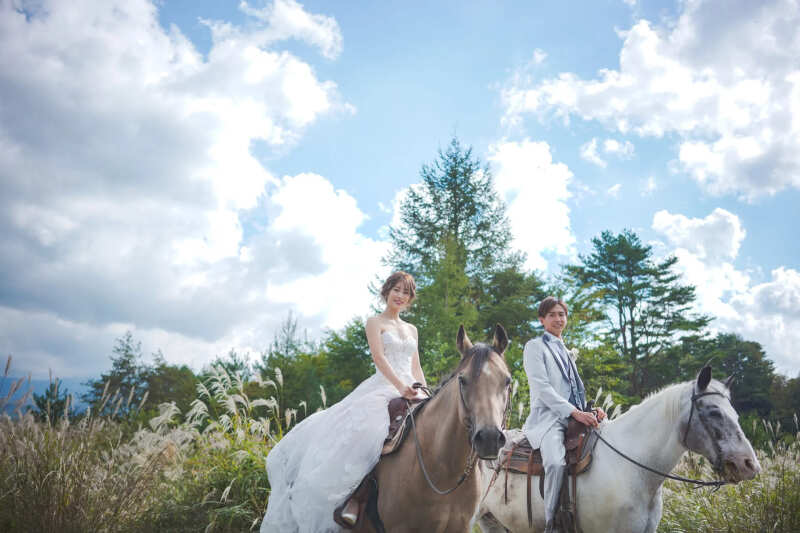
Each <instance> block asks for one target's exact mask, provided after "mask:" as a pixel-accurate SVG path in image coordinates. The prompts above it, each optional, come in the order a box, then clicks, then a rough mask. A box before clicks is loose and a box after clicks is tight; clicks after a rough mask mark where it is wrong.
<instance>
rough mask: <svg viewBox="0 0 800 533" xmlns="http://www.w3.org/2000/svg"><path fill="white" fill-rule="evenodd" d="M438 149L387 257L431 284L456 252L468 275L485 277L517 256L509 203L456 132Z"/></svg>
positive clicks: (404, 208) (406, 204)
mask: <svg viewBox="0 0 800 533" xmlns="http://www.w3.org/2000/svg"><path fill="white" fill-rule="evenodd" d="M438 155H439V157H438V159H437V160H436V161H435V162H434V163H433V164H432V165H423V166H422V170H421V172H420V177H421V178H422V183H421V184H419V185H418V186H412V187H411V188H410V189H409V191H408V195H407V196H406V198H405V199H404V200H403V202H402V203H401V205H400V225H399V226H397V227H392V228H390V231H389V236H390V239H391V241H392V247H393V249H392V252H391V253H390V255H389V257H388V258H387V262H388V264H390V265H392V266H394V267H396V268H398V269H401V270H405V271H407V272H409V273H411V274H412V275H413V276H414V277H415V278H417V280H418V282H419V283H421V284H422V285H427V284H428V283H430V282H432V281H433V280H432V275H433V274H434V273H435V270H436V265H438V264H439V263H441V262H442V260H443V259H445V257H446V256H447V255H448V254H450V253H456V254H457V255H458V257H457V258H456V259H455V261H456V262H463V268H464V271H465V273H466V274H467V276H469V277H470V278H472V277H474V276H478V277H484V279H485V278H486V277H488V274H489V273H491V272H492V271H494V270H496V269H499V268H502V267H504V266H507V265H508V263H509V261H510V260H512V259H513V258H512V257H511V254H510V253H509V251H508V245H509V243H510V242H511V233H510V231H509V225H508V219H507V218H506V215H505V205H504V204H503V202H502V201H501V200H500V199H499V197H498V196H497V193H496V191H495V190H494V182H493V179H492V175H491V172H490V171H489V168H488V166H485V165H481V162H480V161H479V160H478V159H477V158H475V157H473V155H472V148H465V147H463V146H461V143H460V142H459V141H458V139H457V138H453V139H452V140H451V141H450V145H449V146H448V148H447V149H446V150H445V151H442V150H439V153H438Z"/></svg>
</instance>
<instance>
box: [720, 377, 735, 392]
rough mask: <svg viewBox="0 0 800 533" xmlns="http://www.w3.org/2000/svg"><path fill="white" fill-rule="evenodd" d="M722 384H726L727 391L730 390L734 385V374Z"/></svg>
mask: <svg viewBox="0 0 800 533" xmlns="http://www.w3.org/2000/svg"><path fill="white" fill-rule="evenodd" d="M722 383H724V384H725V388H726V389H728V390H730V388H731V385H733V374H731V375H730V376H728V377H727V378H725V381H723V382H722Z"/></svg>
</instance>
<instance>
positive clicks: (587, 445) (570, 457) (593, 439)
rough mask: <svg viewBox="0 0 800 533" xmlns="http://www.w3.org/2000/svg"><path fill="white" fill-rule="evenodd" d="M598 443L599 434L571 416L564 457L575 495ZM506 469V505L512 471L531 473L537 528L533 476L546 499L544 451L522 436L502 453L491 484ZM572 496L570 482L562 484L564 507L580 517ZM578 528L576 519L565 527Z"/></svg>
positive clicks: (530, 518) (529, 508)
mask: <svg viewBox="0 0 800 533" xmlns="http://www.w3.org/2000/svg"><path fill="white" fill-rule="evenodd" d="M596 443H597V435H596V434H595V433H594V430H593V429H592V428H590V427H588V426H585V425H583V424H581V423H580V422H578V421H577V420H575V419H573V418H570V419H569V422H568V424H567V431H566V432H565V434H564V448H565V457H564V458H565V460H566V463H567V474H566V475H567V476H568V477H570V478H571V479H572V493H573V495H576V494H577V492H576V490H577V483H576V478H577V476H578V475H580V474H582V473H584V472H586V471H588V470H589V467H590V466H591V464H592V451H593V450H594V446H595V444H596ZM503 470H505V473H506V478H505V487H504V496H505V502H506V504H507V503H508V473H509V471H510V472H512V473H518V474H524V475H525V476H527V481H528V483H527V489H528V490H527V497H528V498H527V499H528V501H527V507H528V525H529V526H530V527H533V511H532V507H531V496H532V494H531V477H533V476H539V494H540V495H541V497H542V498H544V466H543V465H542V454H541V451H540V450H539V449H538V448H536V449H533V447H532V446H531V444H530V442H528V439H527V438H526V437H522V439H520V440H517V441H516V442H514V443H512V444H511V445H510V446H509V447H507V448H506V449H504V450H503V451H502V452H501V458H500V461H498V463H497V466H496V467H495V473H494V477H493V479H492V481H491V483H494V481H495V479H496V478H497V476H498V475H499V474H500V472H501V471H503ZM569 497H570V496H569V487H568V486H567V484H566V483H562V489H561V506H562V507H565V508H568V510H569V511H570V512H571V513H572V515H573V517H575V516H577V509H576V508H574V507H573V506H571V504H570V501H569ZM576 500H577V498H576ZM576 528H577V523H576V522H575V526H574V527H570V528H565V529H567V530H571V529H576Z"/></svg>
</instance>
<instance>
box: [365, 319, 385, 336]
mask: <svg viewBox="0 0 800 533" xmlns="http://www.w3.org/2000/svg"><path fill="white" fill-rule="evenodd" d="M364 326H365V328H366V329H367V330H368V331H370V330H371V331H377V332H378V333H380V332H381V331H383V330H384V329H385V324H384V321H383V318H381V317H380V315H375V316H371V317H369V318H368V319H367V322H366V324H364Z"/></svg>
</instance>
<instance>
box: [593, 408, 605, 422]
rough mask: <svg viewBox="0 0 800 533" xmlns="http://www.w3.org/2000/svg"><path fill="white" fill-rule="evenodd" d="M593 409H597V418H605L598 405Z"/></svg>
mask: <svg viewBox="0 0 800 533" xmlns="http://www.w3.org/2000/svg"><path fill="white" fill-rule="evenodd" d="M595 409H596V410H597V420H598V421H600V422H602V421H603V419H604V418H606V412H605V411H603V409H601V408H600V407H596V408H595Z"/></svg>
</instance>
